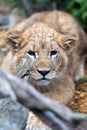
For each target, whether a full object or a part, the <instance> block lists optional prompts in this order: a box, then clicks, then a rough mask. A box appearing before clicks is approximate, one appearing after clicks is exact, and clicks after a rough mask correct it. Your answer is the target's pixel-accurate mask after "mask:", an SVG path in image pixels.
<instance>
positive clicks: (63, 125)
mask: <svg viewBox="0 0 87 130" xmlns="http://www.w3.org/2000/svg"><path fill="white" fill-rule="evenodd" d="M6 88H7V90H8V89H9V90H8V91H5V90H6ZM0 95H1V96H8V95H10V96H11V98H12V99H14V100H16V98H17V100H18V101H19V102H20V103H21V104H23V105H24V106H25V107H27V108H28V109H30V110H32V111H33V112H34V113H35V114H36V115H37V116H38V117H39V118H40V119H41V120H42V121H43V122H44V123H46V124H47V125H48V126H49V127H51V128H52V129H53V130H58V129H60V130H69V127H71V126H73V127H75V126H76V125H77V124H78V123H80V122H82V121H83V120H86V119H87V117H86V116H85V115H83V114H80V113H75V112H72V111H71V110H70V109H68V108H66V107H65V106H63V105H61V104H59V103H56V102H54V101H51V100H50V99H48V98H46V97H44V96H43V95H42V94H40V93H39V92H37V91H36V90H35V89H34V88H33V87H32V86H31V85H30V84H28V83H27V82H26V81H24V80H20V79H18V77H16V76H13V75H12V74H9V73H7V72H5V71H2V70H0ZM13 95H14V96H13ZM54 126H55V127H54Z"/></svg>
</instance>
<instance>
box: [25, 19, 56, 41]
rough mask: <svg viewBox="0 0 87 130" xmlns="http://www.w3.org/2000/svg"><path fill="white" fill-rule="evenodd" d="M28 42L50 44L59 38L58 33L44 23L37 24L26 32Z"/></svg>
mask: <svg viewBox="0 0 87 130" xmlns="http://www.w3.org/2000/svg"><path fill="white" fill-rule="evenodd" d="M24 36H25V39H26V40H32V41H39V42H41V43H50V42H52V41H54V40H55V39H56V38H55V37H57V36H58V33H57V32H56V31H55V30H54V29H52V28H50V27H48V26H46V25H45V24H43V23H40V22H38V23H36V24H34V25H33V26H32V27H30V28H29V29H27V30H26V31H25V32H24ZM28 38H29V39H28Z"/></svg>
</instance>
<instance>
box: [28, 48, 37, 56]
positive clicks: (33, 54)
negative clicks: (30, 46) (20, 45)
mask: <svg viewBox="0 0 87 130" xmlns="http://www.w3.org/2000/svg"><path fill="white" fill-rule="evenodd" d="M27 53H28V54H29V55H31V56H34V57H35V56H36V55H35V52H34V51H32V50H30V51H28V52H27Z"/></svg>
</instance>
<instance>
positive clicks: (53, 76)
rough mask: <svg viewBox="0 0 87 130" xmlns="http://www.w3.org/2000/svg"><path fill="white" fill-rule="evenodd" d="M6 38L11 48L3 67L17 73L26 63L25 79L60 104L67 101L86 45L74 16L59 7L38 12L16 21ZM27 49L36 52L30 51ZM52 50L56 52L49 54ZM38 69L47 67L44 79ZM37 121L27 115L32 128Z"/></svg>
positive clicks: (70, 95) (41, 69) (36, 126)
mask: <svg viewBox="0 0 87 130" xmlns="http://www.w3.org/2000/svg"><path fill="white" fill-rule="evenodd" d="M5 41H6V42H7V44H8V46H9V48H10V49H11V52H9V54H8V55H7V57H6V58H5V59H4V62H3V64H2V66H1V67H2V68H3V69H6V70H8V71H9V72H12V73H14V74H17V73H18V71H19V70H21V69H23V67H22V65H25V63H26V68H27V70H28V71H29V75H27V79H28V81H29V82H30V83H31V84H32V85H33V86H34V87H35V88H36V89H37V90H39V91H40V92H42V93H43V94H44V95H46V96H47V97H50V98H51V99H54V100H56V101H59V102H61V103H63V104H67V103H69V101H70V100H71V99H72V96H73V94H74V83H73V80H72V78H73V79H74V77H75V76H77V77H78V79H79V78H81V77H82V76H83V75H81V76H80V75H79V74H78V72H79V70H80V69H78V70H77V68H79V67H78V66H79V63H80V61H81V60H82V61H83V62H82V63H83V64H84V56H83V50H84V48H85V47H87V45H86V35H85V33H84V32H83V30H82V29H81V27H80V26H79V25H78V23H77V22H76V21H75V20H74V18H72V17H71V16H70V15H68V14H66V13H63V12H58V11H53V12H43V13H37V14H35V15H33V16H31V17H30V18H29V19H27V20H25V21H23V22H22V23H20V24H19V25H17V26H16V28H14V29H13V31H12V32H9V33H8V35H6V37H5ZM80 46H81V48H80ZM30 50H32V51H33V52H34V53H35V55H33V56H32V54H29V51H30ZM55 50H56V52H57V53H56V54H53V55H52V56H51V52H52V51H55ZM85 50H86V49H85ZM53 53H55V52H53ZM81 56H82V57H81ZM80 58H82V59H81V60H80ZM21 63H22V65H21ZM20 66H21V67H20ZM24 70H26V69H24ZM38 70H39V71H40V72H41V71H44V72H48V71H49V72H48V73H47V74H46V75H45V78H46V79H43V80H42V78H43V76H42V74H41V73H40V72H39V71H38ZM76 70H77V72H76ZM26 73H27V72H25V74H26ZM32 118H33V121H32ZM36 122H38V119H37V118H36V117H35V116H34V115H33V117H32V116H30V117H29V125H30V126H29V127H31V126H33V128H31V130H32V129H33V130H39V128H38V125H39V127H41V128H42V123H41V124H40V122H38V124H37V123H36ZM36 128H37V129H36ZM44 130H46V126H44Z"/></svg>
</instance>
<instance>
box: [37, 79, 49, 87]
mask: <svg viewBox="0 0 87 130" xmlns="http://www.w3.org/2000/svg"><path fill="white" fill-rule="evenodd" d="M49 83H50V80H46V79H44V80H43V79H41V80H37V81H36V85H38V86H48V85H49Z"/></svg>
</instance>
